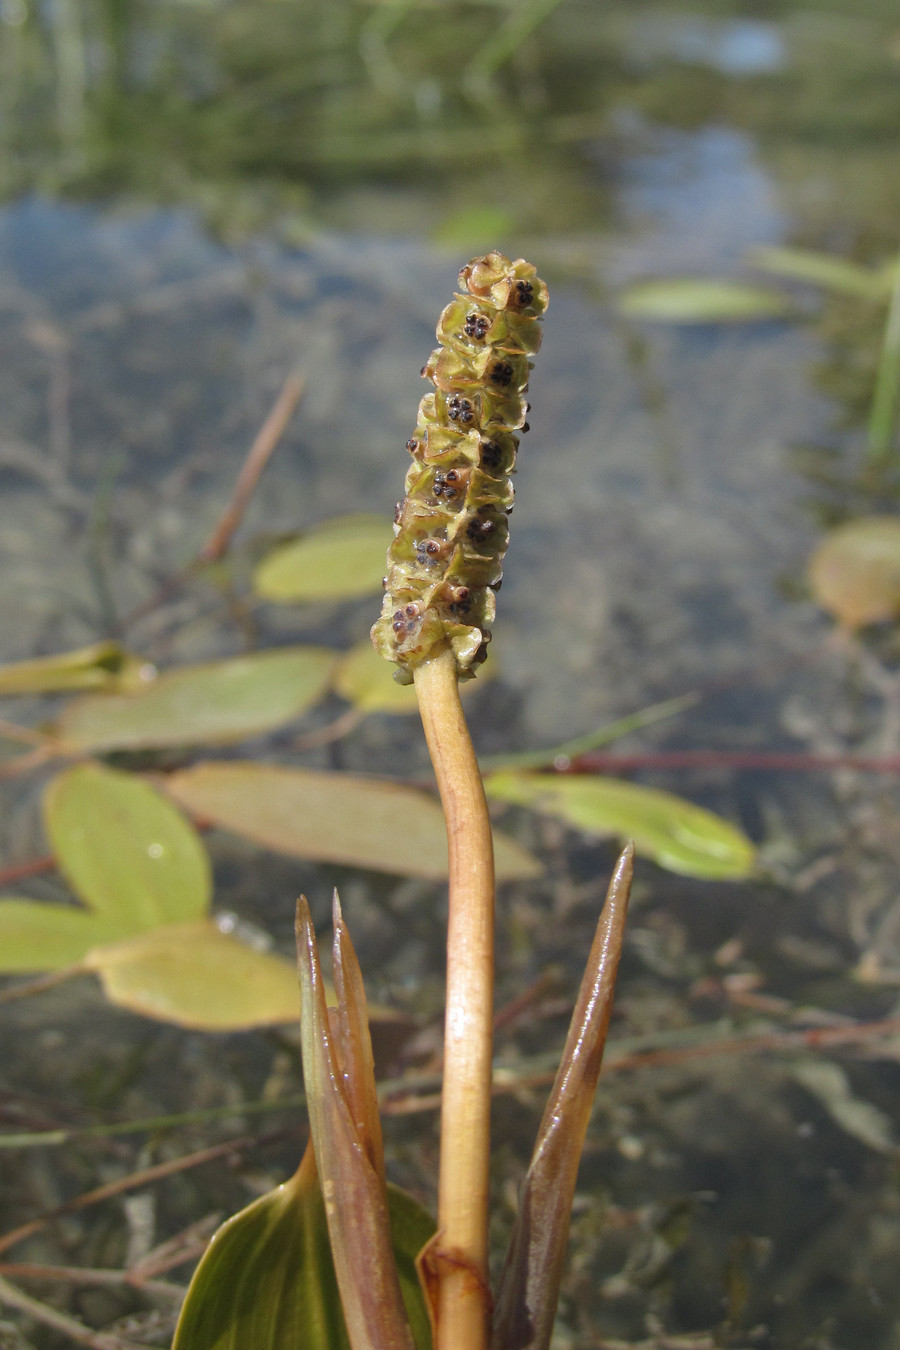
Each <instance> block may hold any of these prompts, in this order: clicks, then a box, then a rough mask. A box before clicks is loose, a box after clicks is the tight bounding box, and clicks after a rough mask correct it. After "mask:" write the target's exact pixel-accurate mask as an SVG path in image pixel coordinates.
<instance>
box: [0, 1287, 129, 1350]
mask: <svg viewBox="0 0 900 1350" xmlns="http://www.w3.org/2000/svg"><path fill="white" fill-rule="evenodd" d="M4 1303H5V1304H7V1306H8V1307H10V1308H18V1310H19V1312H24V1313H27V1314H28V1315H29V1316H30V1317H33V1318H34V1320H35V1321H36V1322H41V1323H42V1324H43V1325H44V1326H47V1327H53V1329H54V1330H55V1331H61V1332H62V1334H63V1335H64V1336H68V1337H69V1339H70V1340H73V1341H75V1342H76V1344H77V1345H87V1346H90V1348H91V1350H142V1347H141V1346H139V1345H135V1344H134V1342H133V1341H124V1340H122V1337H121V1336H115V1335H111V1334H109V1333H108V1332H103V1331H92V1330H91V1328H90V1327H86V1326H85V1325H84V1323H83V1322H79V1321H78V1319H77V1317H69V1315H68V1314H67V1313H63V1312H60V1311H59V1310H58V1309H57V1308H50V1307H48V1305H47V1304H46V1303H41V1302H40V1300H39V1299H36V1298H32V1297H31V1295H30V1294H26V1293H25V1291H24V1290H22V1289H19V1288H18V1287H17V1286H16V1285H14V1284H10V1282H9V1281H8V1280H5V1279H4V1278H3V1277H2V1275H0V1305H2V1304H4Z"/></svg>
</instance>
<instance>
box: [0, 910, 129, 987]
mask: <svg viewBox="0 0 900 1350" xmlns="http://www.w3.org/2000/svg"><path fill="white" fill-rule="evenodd" d="M127 932H128V929H127V927H125V926H123V925H120V924H117V923H116V922H115V920H112V919H108V918H105V917H103V916H102V915H100V914H89V913H88V912H87V911H86V910H83V909H77V908H76V907H75V905H53V904H44V903H42V902H41V901H40V900H20V899H18V898H17V897H15V896H9V895H4V896H0V971H2V972H3V973H4V974H11V973H12V972H13V971H16V972H19V973H23V972H25V971H40V970H64V969H65V967H66V966H74V965H77V964H78V963H79V962H80V961H81V960H82V958H83V957H84V956H85V954H86V953H87V952H89V951H90V949H91V948H92V947H96V946H97V945H98V944H99V943H101V942H111V941H113V940H114V939H115V938H119V937H124V936H125V934H126V933H127Z"/></svg>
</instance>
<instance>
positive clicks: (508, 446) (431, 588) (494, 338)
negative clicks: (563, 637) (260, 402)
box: [372, 251, 547, 684]
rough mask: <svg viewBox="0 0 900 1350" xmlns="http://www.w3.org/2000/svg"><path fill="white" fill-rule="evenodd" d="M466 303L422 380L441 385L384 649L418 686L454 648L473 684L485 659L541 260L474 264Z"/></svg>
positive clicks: (404, 510) (408, 514)
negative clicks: (428, 663)
mask: <svg viewBox="0 0 900 1350" xmlns="http://www.w3.org/2000/svg"><path fill="white" fill-rule="evenodd" d="M459 284H460V287H461V288H462V290H463V291H464V292H466V293H465V294H462V293H457V295H456V297H455V299H454V300H453V301H452V302H451V303H450V304H449V305H448V306H447V307H446V309H445V310H444V312H443V313H442V315H441V317H440V320H439V322H438V326H437V338H438V341H439V342H440V344H441V345H440V346H439V347H437V348H436V349H435V350H434V351H433V352H432V353H431V356H430V357H429V358H428V361H427V362H426V363H425V365H424V367H423V368H422V374H423V375H424V376H425V377H426V379H429V380H430V381H431V383H432V384H433V385H434V393H431V394H426V395H425V397H424V398H423V399H422V402H421V403H420V405H419V416H418V421H417V424H416V429H415V432H414V433H413V435H412V437H411V438H410V439H409V440H408V441H407V443H406V445H407V449H408V450H409V452H410V454H411V455H412V457H413V463H412V465H411V466H410V469H409V472H408V473H407V475H406V485H405V490H406V496H405V498H404V499H403V501H402V502H400V504H399V505H398V507H397V514H396V516H395V517H394V536H395V537H394V542H393V543H392V544H391V547H390V549H389V550H388V558H387V564H388V565H387V576H386V578H385V597H384V606H383V609H382V613H381V617H380V618H379V620H378V622H377V623H376V624H375V625H374V627H373V629H372V641H373V643H374V644H375V648H376V650H377V651H378V652H380V653H381V655H382V656H384V657H385V658H386V659H387V660H389V661H395V662H396V663H397V665H398V667H399V669H398V671H397V673H396V678H397V679H398V680H399V681H400V682H401V683H402V684H408V683H410V682H411V681H412V673H413V671H414V670H415V668H416V666H418V665H420V664H421V663H422V662H423V661H424V660H426V659H427V658H428V657H429V656H430V655H432V653H433V652H434V650H435V648H436V647H437V646H438V645H439V644H440V643H442V642H443V641H445V640H446V641H447V642H449V644H450V647H451V648H452V650H453V653H454V656H455V657H456V664H457V669H458V672H459V675H460V677H461V678H467V677H469V676H471V675H473V674H474V670H473V667H474V666H476V665H478V664H479V663H480V662H481V661H483V660H484V658H485V656H486V655H487V644H488V642H489V641H490V637H491V634H490V625H491V623H492V621H493V618H494V613H495V600H494V592H495V591H496V590H497V589H499V586H500V579H501V576H502V572H501V570H500V563H501V562H502V560H503V556H504V554H505V553H506V546H507V541H508V539H509V526H508V524H507V516H508V515H509V514H510V512H511V511H512V503H513V489H512V484H511V482H510V480H509V475H510V474H511V473H512V472H513V471H514V469H515V460H516V451H517V450H518V448H519V437H518V435H517V434H516V433H517V432H518V431H527V430H528V423H527V422H526V420H525V417H526V414H527V412H528V404H527V403H526V402H525V392H526V390H527V388H528V374H529V371H530V370H531V362H530V361H529V360H528V357H529V356H531V355H533V354H534V353H535V352H536V351H537V350H538V348H539V347H540V345H541V330H540V328H539V326H538V320H539V319H540V318H541V317H542V315H543V314H544V311H545V310H546V308H547V287H546V286H545V285H544V283H543V282H542V281H541V280H539V278H538V277H537V275H536V273H535V269H534V268H533V267H532V266H531V264H530V263H526V262H524V261H523V260H522V259H521V258H519V259H518V260H517V261H516V262H510V260H509V259H508V258H505V257H504V256H503V254H502V253H497V252H496V251H495V252H493V253H488V254H487V255H486V256H485V257H483V258H473V259H472V261H471V262H469V263H467V264H466V266H465V267H464V268H463V269H462V271H461V272H460V274H459Z"/></svg>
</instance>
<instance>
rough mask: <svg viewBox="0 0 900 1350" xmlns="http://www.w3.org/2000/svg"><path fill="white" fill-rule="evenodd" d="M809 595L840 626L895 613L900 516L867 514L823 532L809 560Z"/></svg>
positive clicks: (899, 599)
mask: <svg viewBox="0 0 900 1350" xmlns="http://www.w3.org/2000/svg"><path fill="white" fill-rule="evenodd" d="M809 583H810V586H811V587H812V592H813V595H814V596H815V598H816V600H818V602H819V604H820V605H821V606H822V608H823V609H825V610H827V611H828V613H829V614H830V615H831V616H832V618H835V619H837V621H838V623H840V624H843V625H844V626H845V627H846V628H862V627H864V626H865V625H866V624H870V623H882V622H886V621H888V620H890V619H895V618H897V616H898V615H900V518H898V517H897V516H868V517H866V518H865V519H863V520H851V521H849V522H848V523H847V524H845V525H839V526H838V527H837V529H834V530H832V531H831V532H830V534H827V535H826V536H825V538H824V539H823V540H822V542H821V544H820V545H819V547H818V548H817V549H816V551H815V553H814V554H813V556H812V558H811V559H810V563H809Z"/></svg>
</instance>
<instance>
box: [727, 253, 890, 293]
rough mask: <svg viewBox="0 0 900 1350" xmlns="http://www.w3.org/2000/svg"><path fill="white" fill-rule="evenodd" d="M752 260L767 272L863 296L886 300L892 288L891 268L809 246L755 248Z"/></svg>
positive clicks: (830, 289)
mask: <svg viewBox="0 0 900 1350" xmlns="http://www.w3.org/2000/svg"><path fill="white" fill-rule="evenodd" d="M747 260H748V262H750V263H751V264H752V265H753V266H754V267H759V268H761V269H762V270H763V271H765V272H773V273H774V274H775V275H776V276H780V277H788V278H789V279H790V280H791V281H807V282H809V283H810V284H811V285H813V286H821V287H823V288H824V289H825V290H828V291H837V292H839V293H840V294H842V295H853V296H856V297H857V298H858V299H860V300H883V299H884V298H885V296H886V295H887V294H888V293H889V291H890V272H888V273H885V272H884V271H883V270H878V271H873V269H872V268H870V267H863V266H861V264H860V263H855V262H851V261H850V260H849V259H847V258H838V257H835V256H834V254H832V253H819V252H818V251H816V250H815V249H807V248H774V247H773V248H768V247H766V248H755V249H753V250H752V251H751V252H750V253H749V255H748V259H747Z"/></svg>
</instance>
